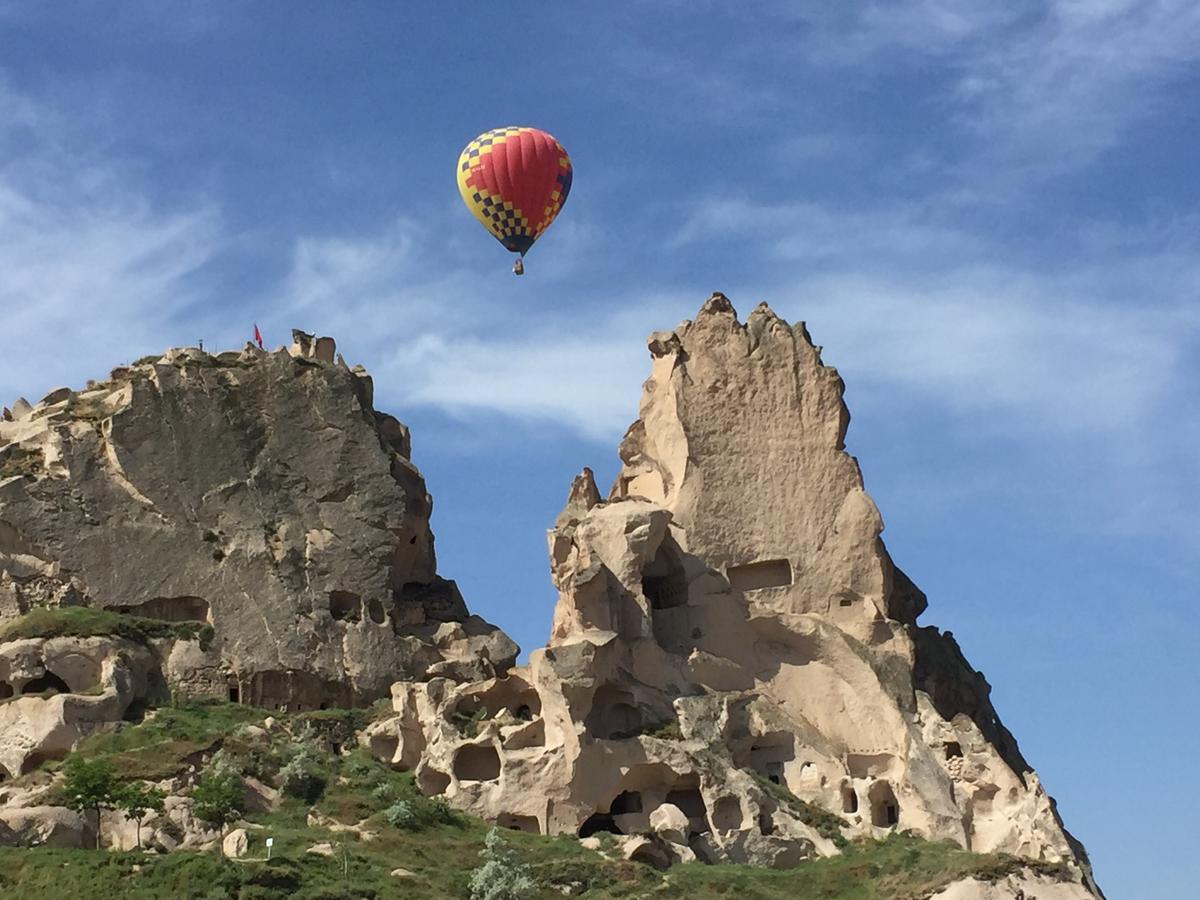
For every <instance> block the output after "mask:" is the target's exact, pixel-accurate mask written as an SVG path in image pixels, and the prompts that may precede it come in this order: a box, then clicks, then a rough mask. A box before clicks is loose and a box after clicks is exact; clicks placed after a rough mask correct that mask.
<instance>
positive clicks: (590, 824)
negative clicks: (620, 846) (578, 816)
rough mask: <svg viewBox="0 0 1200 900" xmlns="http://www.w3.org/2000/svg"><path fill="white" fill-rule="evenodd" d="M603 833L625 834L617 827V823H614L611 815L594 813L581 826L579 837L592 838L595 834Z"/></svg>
mask: <svg viewBox="0 0 1200 900" xmlns="http://www.w3.org/2000/svg"><path fill="white" fill-rule="evenodd" d="M601 831H607V832H608V833H609V834H624V832H623V831H621V829H620V828H618V827H617V823H616V822H614V821H613V817H612V815H611V814H610V813H600V812H598V813H592V814H591V815H590V816H588V817H587V818H586V819H585V820H584V822H583V824H582V825H580V826H579V836H580V837H581V838H585V837H591V836H592V835H593V834H597V833H598V832H601Z"/></svg>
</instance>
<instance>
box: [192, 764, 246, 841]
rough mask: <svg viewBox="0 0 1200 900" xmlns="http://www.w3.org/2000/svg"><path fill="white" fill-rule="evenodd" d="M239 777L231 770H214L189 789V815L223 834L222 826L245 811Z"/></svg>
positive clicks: (238, 817)
mask: <svg viewBox="0 0 1200 900" xmlns="http://www.w3.org/2000/svg"><path fill="white" fill-rule="evenodd" d="M244 793H245V792H244V790H243V788H242V778H241V776H240V775H239V774H238V773H237V772H236V771H235V770H233V769H220V768H215V767H213V768H212V769H210V770H209V771H207V772H205V773H204V777H203V778H201V779H200V783H199V784H197V785H196V787H195V788H193V790H192V812H193V813H195V814H196V815H197V816H198V817H200V818H201V819H203V820H204V821H205V822H209V823H211V824H213V825H215V826H217V829H218V830H219V831H220V832H221V834H222V835H224V834H225V826H227V825H229V824H230V823H231V822H236V821H237V820H238V819H240V818H241V816H242V813H243V812H245V809H244V807H243V805H242V804H243V797H244Z"/></svg>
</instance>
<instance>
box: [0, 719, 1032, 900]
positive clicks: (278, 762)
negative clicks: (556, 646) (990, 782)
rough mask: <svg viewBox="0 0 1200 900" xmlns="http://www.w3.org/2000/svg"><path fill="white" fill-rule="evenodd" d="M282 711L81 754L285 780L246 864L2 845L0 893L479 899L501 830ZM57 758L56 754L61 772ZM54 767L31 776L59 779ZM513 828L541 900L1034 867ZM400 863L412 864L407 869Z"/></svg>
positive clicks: (919, 888) (130, 772) (904, 885)
mask: <svg viewBox="0 0 1200 900" xmlns="http://www.w3.org/2000/svg"><path fill="white" fill-rule="evenodd" d="M268 715H270V714H269V713H267V712H266V711H262V710H253V709H250V708H248V707H244V706H233V705H229V704H192V705H185V706H180V707H174V708H165V709H162V710H159V711H157V712H156V713H155V715H154V716H153V718H151V719H149V720H147V721H145V722H144V723H142V724H138V725H130V726H127V727H125V728H123V729H121V730H119V731H117V732H115V733H105V734H99V735H96V736H93V737H92V738H90V739H89V740H88V741H87V742H85V744H84V745H83V746H82V747H81V748H80V750H79V751H77V752H79V753H81V754H83V755H85V756H87V757H89V758H105V759H107V760H109V761H110V763H111V764H112V767H113V769H114V771H116V772H117V773H118V774H119V775H120V776H121V777H122V778H126V779H142V778H150V779H160V778H164V777H168V776H169V775H171V774H174V773H176V772H180V771H183V770H184V769H185V768H186V767H187V766H189V765H194V764H196V763H197V761H198V760H206V762H205V766H207V767H212V766H214V765H221V766H236V767H237V769H238V770H239V771H241V772H243V773H245V774H246V775H249V776H253V777H256V778H259V779H260V780H262V781H265V782H271V783H274V784H277V785H282V786H285V787H286V788H287V789H288V795H286V796H285V799H284V800H283V802H282V804H281V805H280V806H279V808H278V809H276V810H274V811H272V812H269V813H258V814H248V815H246V817H245V819H246V821H248V822H250V823H252V824H253V825H255V826H258V827H255V828H252V829H251V831H250V847H249V856H248V857H247V858H243V859H240V860H230V859H224V858H223V857H221V856H220V855H219V854H218V853H215V852H214V853H199V852H174V853H164V854H147V853H113V852H107V851H90V850H48V849H37V848H32V849H25V848H0V896H4V897H37V898H40V900H60V898H61V900H80V898H84V897H88V898H90V897H99V898H109V897H111V898H117V897H120V898H135V900H136V898H145V900H151V898H154V900H157V898H164V900H165V898H172V900H175V898H196V900H201V898H203V900H218V898H238V900H285V898H292V897H296V898H301V900H305V898H307V900H317V898H324V900H334V898H378V900H384V898H467V897H468V896H469V895H470V892H469V887H468V883H469V879H470V876H471V872H472V870H474V869H475V868H477V867H478V866H479V865H481V859H480V851H481V850H482V849H483V845H484V838H485V836H486V834H487V833H488V831H489V826H488V825H487V824H486V823H484V822H481V821H479V820H477V819H473V818H471V817H469V816H465V815H463V814H461V813H458V812H455V811H453V810H450V809H449V808H448V807H446V806H445V804H443V803H442V802H441V801H439V800H437V799H431V798H426V797H422V796H421V795H420V794H419V792H418V791H417V790H416V788H415V785H414V783H413V780H412V777H411V776H410V775H409V774H408V773H403V772H396V771H393V770H392V769H391V768H390V767H388V766H386V765H384V764H382V763H379V762H377V761H375V760H373V759H371V758H370V757H368V756H367V755H366V754H365V753H364V752H363V751H362V750H360V749H351V750H349V752H346V751H345V748H347V747H354V742H353V739H352V738H353V733H354V731H355V730H356V729H357V728H360V727H362V725H363V724H364V723H365V722H366V721H367V718H368V717H369V716H370V715H371V713H370V711H362V710H355V711H328V712H323V713H312V714H307V715H297V716H290V717H280V716H278V715H277V714H276V718H277V720H278V721H277V722H276V724H275V725H274V726H273V727H272V728H271V729H270V731H269V732H267V733H266V734H263V733H262V731H261V730H259V729H258V728H248V727H247V726H248V725H253V724H255V723H258V724H261V723H262V722H263V720H264V719H265V718H266V717H267V716H268ZM214 754H217V757H216V760H215V761H214V759H213V755H214ZM58 767H59V764H57V763H55V764H51V766H50V767H49V771H50V772H51V773H52V772H53V771H54V770H55V769H57V768H58ZM47 774H48V773H47V771H42V772H40V773H34V774H33V775H32V776H26V777H25V779H24V780H30V781H37V780H38V779H40V780H42V781H47V782H48V781H49V779H48V778H47ZM56 790H58V789H57V788H56V787H54V786H53V785H49V784H48V786H47V791H48V794H47V799H48V800H50V801H53V800H54V799H55V791H56ZM342 825H356V826H358V829H359V832H363V834H360V833H356V832H350V831H343V830H339V826H342ZM368 835H369V836H368ZM268 836H270V837H272V838H274V846H273V848H272V859H271V860H270V861H268V860H266V859H265V856H266V848H265V843H264V842H265V838H266V837H268ZM503 838H504V841H505V843H506V844H507V845H508V847H509V848H510V849H511V850H513V851H514V852H515V853H516V855H517V857H518V859H519V861H520V862H521V863H523V864H524V865H525V866H527V868H528V872H529V874H530V875H531V876H532V878H533V880H534V882H535V883H536V885H537V887H536V888H535V889H533V890H532V891H531V892H527V893H525V894H523V896H526V897H530V898H542V897H544V898H555V897H562V896H581V897H585V898H591V900H603V898H617V897H625V898H633V897H664V898H665V897H677V898H685V897H687V898H696V897H731V898H732V897H737V898H739V900H757V898H762V900H774V898H797V897H804V898H830V900H905V898H910V900H917V898H923V897H928V896H929V894H930V893H932V892H933V891H935V890H936V889H937V888H939V887H940V886H942V885H945V884H948V883H949V882H951V881H954V880H956V879H958V878H961V877H964V876H967V875H975V876H977V877H981V878H985V879H994V878H999V877H1002V876H1004V875H1005V874H1007V873H1009V872H1012V871H1015V870H1017V869H1019V868H1021V867H1023V866H1024V865H1025V863H1023V862H1020V861H1018V860H1015V859H1012V858H1011V857H1005V856H1001V855H988V856H979V855H975V854H971V853H967V852H965V851H963V850H960V849H958V848H957V847H954V846H952V845H949V844H939V843H930V842H927V841H922V840H919V839H917V838H914V837H911V836H906V835H894V836H892V837H890V838H889V839H887V840H885V841H872V842H856V843H852V844H850V845H849V846H848V847H847V849H846V852H845V854H844V855H842V856H839V857H835V858H832V859H825V860H817V861H813V862H810V863H805V864H803V865H801V866H800V867H799V868H796V869H792V870H788V871H770V870H764V869H756V868H752V867H748V866H705V865H701V864H689V865H682V866H676V867H674V868H672V869H670V870H668V871H665V872H659V871H656V870H655V869H653V868H650V867H647V866H644V865H640V864H636V863H629V862H625V861H623V860H619V859H613V858H610V857H608V856H607V855H605V854H604V853H597V852H592V851H589V850H586V849H584V848H582V847H581V846H580V845H579V843H578V841H576V840H574V839H573V838H570V837H557V838H548V837H540V836H537V835H529V834H524V833H520V832H515V831H513V832H504V833H503ZM320 843H327V844H329V845H330V847H331V850H332V853H331V855H327V856H321V855H314V854H311V853H307V852H306V850H307V849H308V848H310V847H312V846H313V845H315V844H320ZM398 868H403V869H406V870H408V872H409V873H411V874H410V875H407V876H404V877H397V876H393V875H392V874H391V873H392V871H393V870H395V869H398ZM1043 869H1044V870H1045V871H1047V872H1048V873H1050V874H1053V873H1054V871H1055V870H1054V869H1052V868H1048V867H1043Z"/></svg>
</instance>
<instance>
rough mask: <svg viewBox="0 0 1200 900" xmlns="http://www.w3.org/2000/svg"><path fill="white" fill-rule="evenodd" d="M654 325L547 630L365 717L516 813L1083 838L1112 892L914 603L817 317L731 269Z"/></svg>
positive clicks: (1074, 864) (756, 834) (744, 853)
mask: <svg viewBox="0 0 1200 900" xmlns="http://www.w3.org/2000/svg"><path fill="white" fill-rule="evenodd" d="M649 348H650V354H651V359H652V362H651V372H650V377H649V379H648V380H647V381H646V383H645V386H644V392H643V397H642V403H641V408H640V416H639V419H638V421H637V422H635V423H634V424H633V425H632V426H631V427H630V429H629V431H628V433H627V434H626V436H625V439H624V440H623V441H622V443H621V447H620V456H621V461H622V467H621V470H620V473H619V475H618V476H617V479H616V484H615V485H614V487H613V489H612V491H611V492H610V494H609V496H608V499H607V500H602V499H601V495H600V493H599V491H598V490H597V488H596V485H595V483H594V480H593V477H592V473H591V472H590V471H589V470H586V469H585V470H584V471H583V472H582V473H581V474H580V475H579V476H578V477H577V478H576V479H575V482H574V483H573V484H572V486H571V489H570V491H569V494H568V501H567V505H566V508H565V509H564V510H563V512H562V514H561V515H560V516H559V517H558V519H557V521H556V523H555V527H554V528H553V529H552V530H551V531H550V533H549V551H550V559H551V571H552V576H553V579H554V583H555V585H556V587H557V588H558V591H559V600H558V604H557V606H556V608H555V610H554V616H553V622H552V626H551V634H550V640H549V644H548V646H547V647H545V648H543V649H541V650H537V651H535V652H534V653H533V654H531V657H530V662H529V665H528V666H524V667H520V668H514V669H511V670H509V671H508V672H507V673H505V674H504V675H503V676H502V677H496V678H489V679H485V680H480V681H478V682H475V683H465V684H464V683H460V684H455V683H452V682H450V681H448V680H442V679H433V680H426V681H421V682H418V681H415V680H408V681H404V682H401V683H398V684H396V685H395V686H394V687H393V689H392V696H393V705H394V708H395V713H396V715H395V716H394V718H392V719H389V720H386V721H384V722H380V723H377V724H376V725H375V726H373V728H372V729H371V731H370V732H369V734H367V735H365V736H364V742H365V743H367V744H368V745H369V746H370V747H372V749H373V751H374V752H376V753H377V754H378V755H380V756H384V757H386V758H389V759H391V760H392V761H393V762H394V763H395V764H397V765H400V766H404V767H410V768H413V769H415V772H416V777H417V780H418V783H419V784H420V785H421V787H422V789H423V790H425V791H426V792H427V793H431V794H433V793H437V794H444V795H445V796H446V797H447V798H448V799H449V800H450V801H451V802H452V803H454V804H455V805H457V806H459V807H461V808H464V809H467V810H470V811H472V812H475V813H477V814H479V815H482V816H484V817H486V818H489V819H491V820H493V821H495V822H497V823H499V824H501V825H506V826H509V827H515V828H521V829H526V830H530V831H538V832H542V833H562V832H567V833H574V834H578V835H579V836H580V837H583V838H588V837H589V836H590V835H592V834H593V833H594V832H597V831H609V832H614V833H617V834H619V835H625V836H627V837H624V838H622V839H621V840H622V841H624V844H623V846H624V849H625V851H627V854H628V855H629V856H630V858H639V859H643V860H644V861H646V862H649V863H652V864H655V865H668V864H670V863H672V862H675V861H681V860H690V859H695V858H699V859H703V860H706V861H710V862H719V861H748V862H754V863H759V864H765V865H773V866H791V865H795V864H796V863H797V862H799V861H800V860H802V859H805V858H807V857H811V856H816V855H829V854H833V853H837V852H839V849H840V847H841V846H843V845H844V844H845V842H846V840H847V839H849V838H852V837H854V836H857V835H865V836H883V835H886V834H888V833H889V832H891V831H893V830H897V829H902V830H911V831H914V832H916V833H919V834H921V835H924V836H926V837H929V838H932V839H947V840H951V841H953V842H955V843H957V844H959V845H961V846H963V847H966V848H969V849H972V850H977V851H981V852H982V851H1004V852H1007V853H1011V854H1014V855H1016V856H1021V857H1026V858H1029V859H1031V860H1039V861H1044V862H1049V863H1062V864H1064V865H1065V866H1066V867H1067V868H1068V869H1069V871H1070V872H1072V873H1073V879H1072V880H1071V881H1069V882H1068V883H1066V884H1064V885H1063V886H1062V888H1061V890H1058V892H1057V893H1053V894H1051V893H1047V895H1048V896H1050V895H1053V896H1063V897H1088V896H1092V893H1093V891H1095V888H1094V885H1093V884H1092V883H1091V878H1090V873H1089V869H1088V863H1087V858H1086V855H1085V854H1084V853H1083V850H1082V848H1081V847H1079V846H1078V844H1076V843H1075V842H1074V841H1073V840H1072V839H1071V838H1070V836H1069V835H1068V834H1067V833H1066V831H1065V830H1064V829H1063V827H1062V824H1061V822H1060V821H1059V819H1058V816H1057V814H1056V812H1055V810H1054V804H1053V801H1052V800H1051V799H1050V797H1049V796H1048V795H1047V794H1046V793H1045V791H1044V790H1043V788H1042V787H1041V785H1040V782H1039V780H1038V778H1037V776H1036V774H1035V773H1034V772H1033V771H1032V770H1031V768H1030V767H1029V766H1028V764H1027V763H1026V762H1025V761H1024V759H1023V758H1022V757H1021V754H1020V752H1019V750H1018V749H1017V745H1016V742H1015V741H1014V740H1013V738H1012V736H1011V735H1010V734H1009V733H1008V732H1007V731H1006V730H1005V729H1004V727H1003V725H1001V724H1000V721H999V718H998V717H997V716H996V713H995V710H994V709H993V708H992V705H991V703H990V701H989V699H988V692H989V687H988V685H987V683H986V682H985V681H984V680H983V677H982V676H981V675H980V674H979V673H977V672H975V671H974V670H973V669H972V668H971V667H970V666H969V665H968V664H967V663H966V660H965V659H964V658H963V656H962V653H961V652H960V651H959V649H958V647H957V645H956V644H955V643H954V641H953V638H952V637H950V635H948V634H942V633H940V632H939V631H938V630H937V629H935V628H922V627H919V626H917V624H916V621H917V617H918V616H919V615H920V614H921V613H922V611H923V610H924V609H925V606H926V599H925V597H924V595H923V594H922V593H921V591H920V590H919V589H917V587H916V586H915V585H914V584H913V583H912V582H911V581H910V580H909V579H908V578H907V577H906V576H905V575H904V573H903V572H902V571H901V570H900V569H898V568H897V567H896V566H895V564H894V563H893V562H892V560H891V558H890V556H889V555H888V552H887V549H886V548H885V546H884V544H883V541H882V540H881V538H880V535H881V532H882V530H883V523H882V518H881V516H880V514H879V511H878V510H877V509H876V507H875V505H874V503H873V502H872V501H871V499H870V497H868V496H867V494H866V492H865V491H864V489H863V482H862V477H861V474H860V472H859V469H858V465H857V463H856V461H855V460H854V459H853V458H852V457H851V456H849V455H848V454H847V453H846V452H845V443H844V441H845V435H846V429H847V426H848V423H849V415H848V413H847V410H846V407H845V405H844V404H843V402H842V390H843V386H842V381H841V379H840V378H839V376H838V374H837V372H836V371H835V370H834V369H832V368H830V367H828V366H825V365H824V364H823V363H822V361H821V354H820V348H818V347H816V346H814V345H813V343H812V341H811V339H810V338H809V335H808V333H807V331H806V330H805V328H804V326H803V325H802V324H799V325H795V326H792V325H789V324H788V323H787V322H785V321H783V320H782V319H780V318H779V317H778V316H776V315H775V314H774V313H773V312H771V310H770V309H768V308H767V307H766V306H765V305H761V306H759V307H758V308H757V309H755V310H754V312H753V313H752V314H751V315H750V317H749V319H748V321H747V322H746V323H745V324H743V323H741V322H739V321H738V319H737V316H736V314H735V312H734V310H733V307H732V306H731V304H730V303H729V301H728V300H727V299H726V298H725V297H724V296H722V295H720V294H716V295H714V296H713V297H712V298H711V299H710V300H709V301H708V302H707V303H705V304H704V306H703V308H702V309H701V310H700V313H699V315H698V316H697V317H696V319H695V320H694V321H691V322H684V323H683V324H681V325H680V326H679V327H677V328H676V329H675V330H674V331H671V332H663V333H658V334H655V335H652V336H651V338H650V341H649ZM964 890H965V888H964ZM1016 890H1018V888H1014V891H1016ZM1038 890H1039V894H1038V895H1039V896H1041V893H1040V891H1041V888H1039V889H1038ZM1097 893H1098V892H1097ZM1011 895H1012V896H1018V894H1016V893H1012V894H1011ZM948 896H959V895H958V894H953V895H948ZM962 896H973V895H971V894H963V895H962ZM988 896H991V895H988ZM997 896H1009V894H1000V895H997Z"/></svg>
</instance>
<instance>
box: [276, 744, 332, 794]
mask: <svg viewBox="0 0 1200 900" xmlns="http://www.w3.org/2000/svg"><path fill="white" fill-rule="evenodd" d="M325 781H326V778H325V773H324V772H323V771H322V769H321V763H320V759H319V758H318V757H317V755H316V753H314V752H313V751H312V750H311V749H309V748H308V747H305V746H303V745H301V747H300V748H299V749H298V750H297V751H296V752H295V754H293V756H292V758H291V759H290V760H288V762H287V764H286V765H285V766H284V767H283V768H282V769H280V770H279V787H280V788H281V789H282V790H283V792H284V793H285V794H287V795H289V796H291V797H298V798H299V799H301V800H304V801H306V802H308V803H313V802H315V801H316V800H317V798H319V797H320V796H321V792H322V791H324V790H325Z"/></svg>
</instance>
